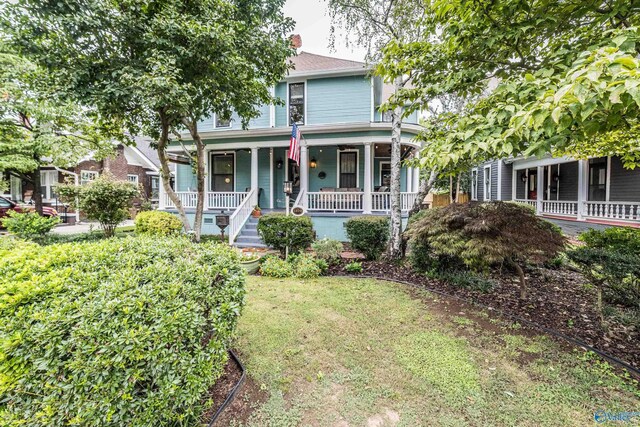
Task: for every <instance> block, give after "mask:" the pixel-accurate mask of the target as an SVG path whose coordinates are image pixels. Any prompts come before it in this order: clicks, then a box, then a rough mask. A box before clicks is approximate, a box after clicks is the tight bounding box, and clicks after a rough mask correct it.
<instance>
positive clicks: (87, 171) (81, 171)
mask: <svg viewBox="0 0 640 427" xmlns="http://www.w3.org/2000/svg"><path fill="white" fill-rule="evenodd" d="M84 173H86V174H91V175H93V176H94V178H92V179H89V180H87V182H85V183H84V184H83V183H82V181H83V179H82V174H84ZM99 176H100V172H98V171H90V170H85V169H82V170H80V185H86V184H88V183H89V182H91V181H94V180H95V179H97V178H98V177H99Z"/></svg>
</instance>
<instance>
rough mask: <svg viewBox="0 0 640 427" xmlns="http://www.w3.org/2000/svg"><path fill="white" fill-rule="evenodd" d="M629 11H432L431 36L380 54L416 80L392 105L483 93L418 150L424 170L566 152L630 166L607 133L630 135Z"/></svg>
mask: <svg viewBox="0 0 640 427" xmlns="http://www.w3.org/2000/svg"><path fill="white" fill-rule="evenodd" d="M638 12H640V2H638V1H637V0H635V1H622V0H612V1H608V2H605V3H602V2H565V1H560V0H545V1H537V2H525V1H521V0H499V1H493V2H463V3H450V2H444V1H437V2H433V3H431V4H430V7H429V8H428V10H427V12H426V13H425V15H424V21H426V23H425V24H424V25H423V26H422V28H424V29H425V31H429V32H430V34H429V35H428V36H427V35H425V36H424V37H423V38H422V41H420V42H418V43H413V44H411V45H397V44H393V43H392V44H390V45H388V46H387V48H386V49H385V55H384V58H383V61H382V62H383V64H391V65H390V66H395V67H397V64H400V66H401V69H402V71H403V72H405V73H406V72H408V71H409V70H410V71H412V72H414V74H415V76H414V79H413V81H412V83H413V87H412V88H410V89H409V90H406V91H404V92H403V93H402V96H401V97H400V98H399V99H398V102H407V101H411V102H412V103H413V104H414V105H420V104H424V103H426V102H429V100H430V99H432V98H433V97H434V96H439V95H442V94H450V93H456V94H463V95H468V94H480V93H482V92H487V90H488V91H489V92H490V94H488V95H487V96H485V97H483V98H482V99H480V100H478V101H473V102H471V103H470V104H469V105H468V106H467V108H466V110H465V112H464V113H462V114H459V115H457V116H456V117H450V118H449V120H448V122H447V124H448V126H449V127H450V128H451V129H452V132H450V133H449V134H448V135H446V137H444V138H441V139H438V140H435V141H431V143H430V144H429V145H428V146H426V148H425V152H424V153H423V156H422V161H423V164H424V165H425V166H434V165H438V166H440V167H446V166H448V165H450V164H455V163H457V162H460V161H469V160H475V161H476V162H480V161H482V160H484V159H488V158H496V157H504V156H510V155H542V154H546V153H552V154H565V153H570V154H572V155H575V156H578V157H585V156H588V155H594V154H595V155H621V156H622V157H623V160H624V161H625V164H626V166H627V167H634V166H635V165H636V164H638V160H639V159H640V154H639V153H638V152H637V151H634V150H633V147H634V146H633V143H630V144H624V143H622V144H621V143H619V142H614V141H616V140H615V138H612V137H611V132H623V133H627V134H628V133H631V134H632V135H636V134H637V129H636V127H637V119H638V115H637V112H638V100H639V99H640V97H639V96H638V89H637V88H638V85H639V82H638V73H637V69H638V60H637V55H638V53H639V52H640V46H639V45H638V44H637V41H638V30H637V26H638V24H639V23H640V19H639V18H638V17H639V16H640V14H639V13H638ZM605 82H606V83H605ZM445 120H446V119H445ZM636 138H637V136H636ZM594 139H596V140H597V141H599V142H598V144H596V145H597V147H594V144H593V141H594ZM634 140H635V141H637V139H635V138H634ZM594 148H597V149H594Z"/></svg>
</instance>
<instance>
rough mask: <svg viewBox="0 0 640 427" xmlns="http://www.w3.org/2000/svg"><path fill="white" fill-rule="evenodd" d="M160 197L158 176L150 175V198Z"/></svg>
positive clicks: (156, 198)
mask: <svg viewBox="0 0 640 427" xmlns="http://www.w3.org/2000/svg"><path fill="white" fill-rule="evenodd" d="M158 199H160V177H159V176H152V177H151V200H158Z"/></svg>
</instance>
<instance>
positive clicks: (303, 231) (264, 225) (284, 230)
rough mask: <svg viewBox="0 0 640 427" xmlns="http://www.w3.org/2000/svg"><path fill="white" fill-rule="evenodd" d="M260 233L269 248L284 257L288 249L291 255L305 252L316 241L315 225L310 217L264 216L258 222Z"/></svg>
mask: <svg viewBox="0 0 640 427" xmlns="http://www.w3.org/2000/svg"><path fill="white" fill-rule="evenodd" d="M258 233H260V237H261V238H262V241H263V242H264V243H265V244H266V245H267V246H269V247H271V248H273V249H277V250H279V251H280V253H281V254H282V255H284V254H285V252H286V248H287V247H289V253H297V252H300V251H302V250H305V249H306V248H308V247H309V245H310V244H311V242H313V239H314V232H313V224H312V223H311V218H309V217H308V216H292V215H290V216H286V215H283V214H268V215H264V216H262V217H260V220H259V221H258Z"/></svg>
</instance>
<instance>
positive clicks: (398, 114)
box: [386, 76, 402, 261]
mask: <svg viewBox="0 0 640 427" xmlns="http://www.w3.org/2000/svg"><path fill="white" fill-rule="evenodd" d="M394 85H395V93H396V94H397V93H398V92H399V90H400V89H401V88H402V76H400V77H397V78H396V79H395V82H394ZM401 141H402V107H401V106H398V107H396V108H394V110H393V112H392V113H391V189H390V190H391V225H390V230H389V231H390V233H389V234H390V235H389V244H388V245H387V253H386V258H387V259H388V260H390V261H396V260H399V259H401V258H402V217H401V216H400V209H401V206H400V162H401V160H402V158H401V157H402V150H401Z"/></svg>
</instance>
